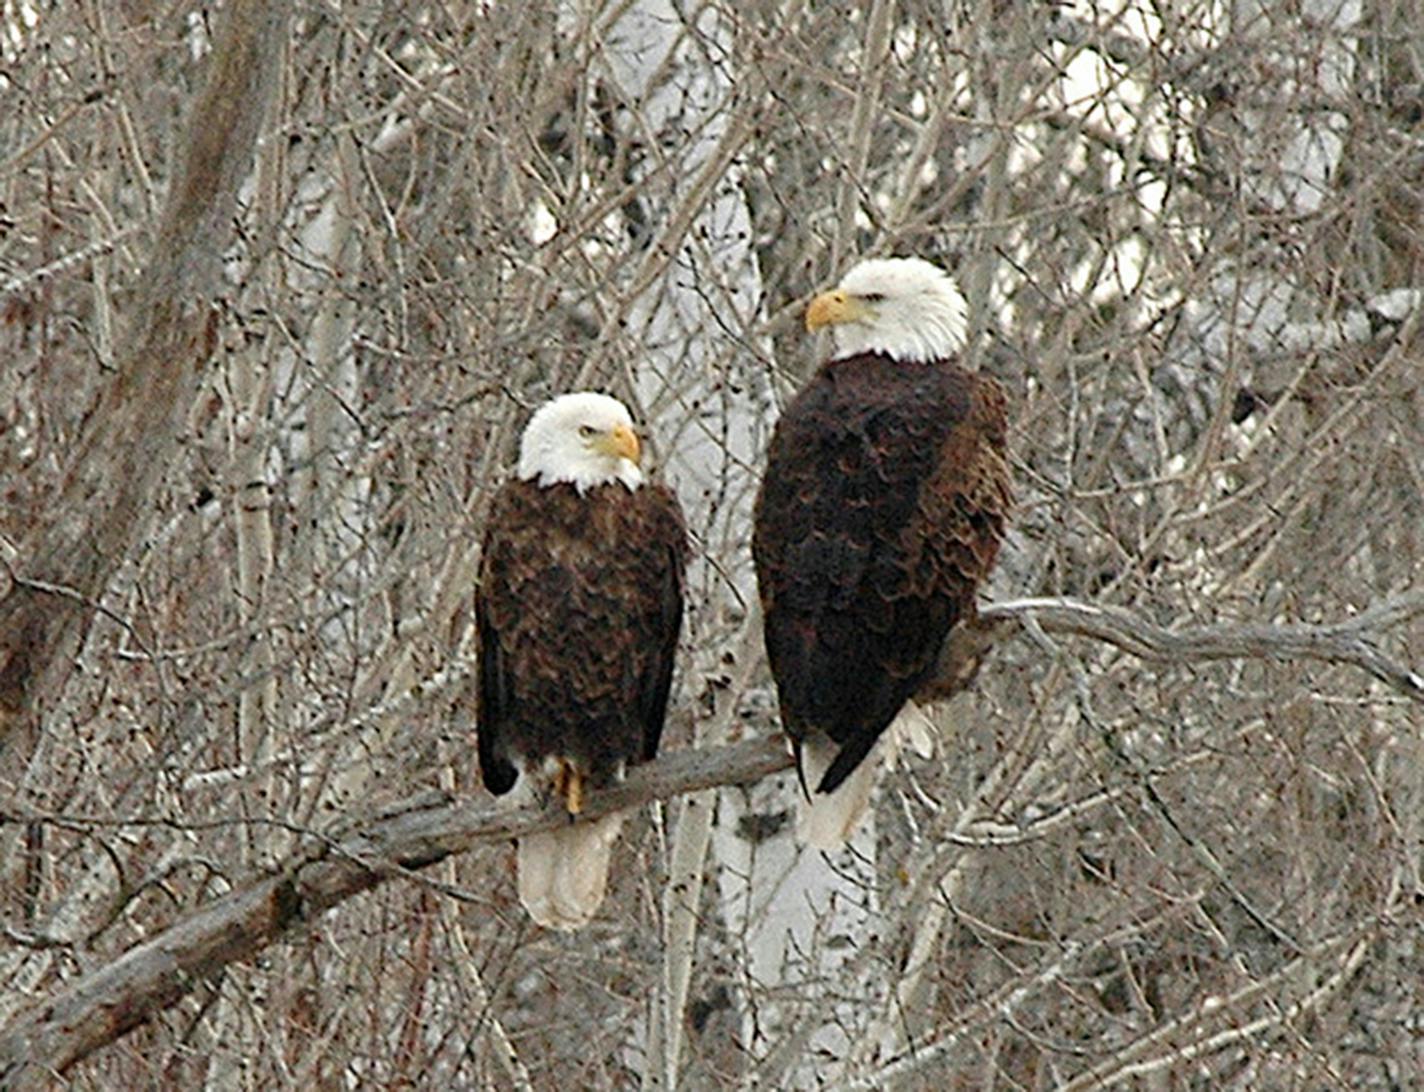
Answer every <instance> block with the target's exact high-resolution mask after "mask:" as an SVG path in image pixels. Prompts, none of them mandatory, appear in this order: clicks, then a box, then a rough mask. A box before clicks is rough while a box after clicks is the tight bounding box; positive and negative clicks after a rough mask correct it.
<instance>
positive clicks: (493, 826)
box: [0, 739, 791, 1089]
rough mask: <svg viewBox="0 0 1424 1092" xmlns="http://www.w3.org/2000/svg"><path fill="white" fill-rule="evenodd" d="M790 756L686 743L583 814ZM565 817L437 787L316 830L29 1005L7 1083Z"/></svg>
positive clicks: (2, 1077) (20, 1081)
mask: <svg viewBox="0 0 1424 1092" xmlns="http://www.w3.org/2000/svg"><path fill="white" fill-rule="evenodd" d="M790 764H791V756H790V754H789V752H788V751H787V749H786V746H785V744H783V743H782V742H781V740H779V739H758V740H752V741H749V742H745V743H738V744H734V745H732V746H729V747H716V748H707V749H700V750H694V751H680V752H677V753H675V754H670V755H667V756H665V757H663V758H661V759H659V760H658V761H656V762H654V763H650V764H649V765H647V766H641V767H638V768H637V769H635V770H634V771H633V772H632V773H630V774H629V776H628V780H627V781H626V782H624V783H623V784H622V785H620V786H618V787H617V788H614V789H610V790H608V791H606V792H602V793H598V794H596V795H594V796H593V797H592V798H591V799H590V800H589V802H588V807H587V808H586V809H585V811H584V815H585V817H586V818H588V819H596V818H598V817H599V816H601V815H606V814H607V813H608V812H610V811H617V810H621V809H628V808H636V807H639V806H641V805H643V804H646V803H648V802H649V801H652V800H660V799H665V798H667V797H671V796H677V795H680V794H682V793H689V792H696V791H698V790H700V789H709V788H715V787H717V786H721V785H739V784H745V783H748V782H753V781H758V780H760V779H761V778H763V777H767V776H769V775H770V774H773V773H777V772H778V771H780V770H784V769H786V768H787V767H788V766H789V765H790ZM26 818H30V817H26ZM54 819H55V821H61V820H62V821H63V822H65V823H68V824H70V825H92V826H96V827H97V826H105V827H109V826H113V825H116V821H115V820H112V819H96V818H92V817H91V818H87V819H86V818H85V817H75V816H63V817H58V816H57V817H54ZM566 822H568V819H567V818H566V817H565V816H563V815H562V814H560V813H559V812H558V811H557V810H554V809H550V810H547V811H541V810H538V809H535V808H523V809H511V808H509V807H507V806H505V805H502V804H491V803H487V802H481V803H479V804H460V803H452V802H451V801H450V799H449V798H448V797H447V796H446V795H445V794H443V793H434V794H430V795H429V796H427V797H422V798H419V799H417V800H415V801H407V802H405V803H403V804H400V805H396V806H395V807H393V808H391V809H389V810H388V811H386V812H385V813H383V814H382V815H381V816H379V817H377V818H376V819H375V820H374V821H372V822H371V823H369V824H368V825H367V826H366V827H365V828H364V829H362V830H360V831H359V832H357V833H355V834H351V835H348V836H345V837H339V838H337V837H329V836H328V837H323V836H319V835H314V836H312V837H310V838H308V839H307V844H306V846H305V848H304V849H302V850H299V851H298V852H297V853H296V854H295V855H294V856H293V857H292V858H291V859H290V860H289V861H288V862H287V864H286V865H285V866H284V867H283V868H282V870H281V871H280V872H278V873H277V874H275V875H267V876H259V877H255V878H253V879H250V880H249V881H248V882H246V883H244V884H242V885H241V886H239V887H238V888H236V889H235V890H233V891H232V892H230V893H229V894H227V895H225V896H223V897H222V898H220V899H217V900H215V901H214V902H212V903H210V904H208V905H207V906H205V907H203V908H202V909H200V910H198V911H196V912H195V913H192V914H190V915H188V916H187V917H185V918H183V919H181V920H179V921H177V922H175V923H174V924H173V925H172V926H170V927H169V928H167V929H165V930H164V931H163V932H161V933H159V934H158V935H157V936H155V937H153V938H152V939H150V940H147V941H145V942H144V943H142V944H140V945H138V946H136V947H134V948H131V949H130V950H129V951H127V952H125V953H124V954H123V955H122V956H120V957H119V958H117V959H116V960H114V961H113V962H112V963H110V964H108V965H106V966H104V967H102V968H100V969H99V970H97V971H93V972H91V973H90V974H87V975H84V976H83V977H81V978H79V979H77V980H76V981H74V982H73V983H71V984H70V985H69V986H68V987H66V988H65V989H64V990H63V991H62V992H61V993H59V994H58V995H57V996H55V997H53V998H50V999H48V1000H45V1001H42V1002H41V1003H39V1004H36V1005H33V1006H31V1007H30V1008H29V1009H27V1010H26V1011H25V1012H24V1013H22V1014H21V1015H20V1016H19V1017H18V1018H17V1019H16V1020H15V1021H13V1022H12V1023H11V1024H10V1026H9V1027H7V1028H6V1029H5V1030H4V1031H3V1032H0V1087H4V1088H7V1089H11V1088H15V1089H18V1088H26V1087H43V1086H46V1085H47V1082H49V1081H50V1080H51V1079H52V1078H53V1077H54V1076H55V1075H56V1074H62V1073H63V1072H64V1071H65V1070H66V1069H68V1068H69V1067H70V1066H72V1065H73V1064H74V1063H75V1062H77V1061H79V1060H80V1059H82V1058H84V1057H86V1056H88V1055H89V1054H91V1053H93V1052H94V1051H95V1050H97V1049H98V1048H100V1047H102V1046H104V1045H106V1044H108V1043H111V1042H113V1041H114V1040H116V1039H118V1038H119V1037H121V1036H122V1035H124V1034H125V1033H127V1032H129V1031H131V1030H133V1029H134V1028H135V1027H138V1026H139V1025H141V1024H143V1023H145V1022H146V1021H148V1020H149V1019H151V1018H152V1017H153V1016H154V1015H156V1014H157V1013H159V1012H161V1011H162V1010H164V1009H166V1008H169V1007H171V1006H172V1005H174V1004H176V1003H177V1002H178V1001H180V1000H181V999H182V998H183V997H185V996H186V995H187V994H188V993H190V992H191V991H192V990H194V989H196V988H197V987H199V986H200V985H201V984H202V983H203V982H204V981H205V980H208V979H210V978H212V977H213V976H214V975H216V974H217V973H218V972H219V971H220V970H221V969H222V968H223V967H225V966H227V965H228V964H229V963H235V962H239V961H241V960H244V959H249V958H251V957H252V956H253V955H254V954H256V953H257V952H259V951H261V950H262V949H263V948H265V947H267V946H268V945H269V944H271V943H273V942H274V941H275V940H277V939H278V938H279V937H281V936H282V935H284V934H285V933H287V932H288V931H290V930H291V929H293V928H295V927H297V926H299V925H302V924H304V923H307V922H309V921H311V920H313V919H314V918H315V917H317V916H318V915H319V914H322V913H325V912H326V911H328V910H330V909H332V908H334V907H336V906H339V905H340V904H341V903H343V902H345V901H346V900H347V899H349V898H351V897H352V896H353V895H358V894H360V893H361V892H363V891H368V890H371V889H372V888H374V887H377V886H379V885H380V884H382V883H384V882H386V881H387V880H389V879H392V878H394V877H398V876H404V875H408V874H409V873H410V872H411V871H413V870H418V869H423V868H426V867H428V866H430V865H432V864H435V863H437V862H439V861H443V860H445V859H446V858H448V857H450V856H451V855H453V854H456V853H462V852H464V851H466V850H468V849H470V848H471V847H473V846H475V845H477V844H478V843H481V842H490V841H498V840H502V839H505V838H510V837H513V836H516V835H520V834H527V833H529V832H531V831H537V830H548V829H551V828H552V827H554V826H556V825H557V824H560V823H566ZM117 825H123V824H122V821H117Z"/></svg>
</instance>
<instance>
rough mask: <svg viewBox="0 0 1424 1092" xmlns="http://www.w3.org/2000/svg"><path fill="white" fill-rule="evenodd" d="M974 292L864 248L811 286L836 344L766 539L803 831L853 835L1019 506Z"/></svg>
mask: <svg viewBox="0 0 1424 1092" xmlns="http://www.w3.org/2000/svg"><path fill="white" fill-rule="evenodd" d="M964 315H965V307H964V299H963V297H962V296H960V294H959V292H958V291H957V290H956V288H955V286H954V282H953V281H952V280H951V279H950V278H949V275H948V274H946V273H945V272H944V271H943V270H941V269H939V268H938V267H936V266H934V265H931V264H930V263H929V262H925V261H921V260H919V259H917V258H902V259H894V258H892V259H886V260H877V261H864V262H861V263H860V264H859V265H856V266H855V267H854V268H852V269H851V270H850V271H849V272H848V273H846V275H845V277H844V278H843V279H842V280H841V282H840V284H839V285H838V286H837V287H836V288H835V289H834V290H832V291H829V292H824V293H822V294H821V295H819V296H817V297H816V298H815V299H814V300H812V301H811V305H810V307H809V308H808V309H807V311H806V328H807V329H808V330H810V331H815V330H819V329H821V328H822V327H830V328H831V330H832V332H833V333H834V335H835V341H836V349H837V352H836V355H835V356H834V358H833V359H831V360H830V361H828V362H827V363H825V364H823V365H822V366H821V368H820V369H819V370H818V371H817V372H816V373H815V375H813V376H812V377H811V380H810V382H808V383H807V384H806V386H805V387H804V388H803V389H802V390H801V392H800V393H799V394H798V395H797V396H796V397H795V398H794V399H793V400H792V401H791V403H790V405H788V406H787V408H786V412H785V413H784V414H782V416H781V419H780V420H779V421H778V422H777V425H776V430H775V432H774V434H773V436H772V440H771V449H770V452H769V453H768V458H767V466H766V473H765V475H764V476H763V478H762V485H761V491H760V493H759V494H758V496H757V503H756V513H755V517H754V519H755V525H754V529H753V536H752V554H753V558H754V560H755V562H756V570H757V582H758V586H759V588H760V593H761V600H762V614H763V624H764V627H765V636H766V650H767V656H768V659H769V660H770V663H771V671H772V675H773V677H774V678H775V680H776V687H777V694H778V697H779V699H780V707H781V719H782V724H783V726H784V727H785V729H786V732H787V734H788V735H789V736H790V737H791V739H792V744H793V747H794V748H795V750H796V758H797V768H798V770H799V772H800V774H801V779H802V783H803V785H804V786H805V788H806V789H807V791H808V793H809V801H808V806H807V807H806V808H805V809H803V812H802V817H801V821H800V823H799V834H800V837H801V839H802V841H804V842H807V843H809V844H810V845H813V846H817V847H820V848H825V849H830V848H834V847H835V846H838V845H840V844H841V843H842V842H844V841H845V840H846V839H848V838H849V837H850V835H851V833H852V831H853V830H854V829H855V825H856V823H857V822H858V820H859V818H860V816H861V815H862V814H863V812H864V810H865V807H866V804H867V803H868V801H869V796H870V791H871V788H872V786H873V781H874V770H875V766H876V761H874V758H873V753H874V750H875V747H876V743H877V741H879V740H880V738H881V736H882V734H883V733H884V732H885V731H886V729H887V728H888V727H889V726H890V725H891V723H892V722H893V721H894V720H895V719H896V717H897V716H898V715H899V714H900V713H901V711H902V710H904V709H905V708H906V703H907V702H909V701H910V700H911V699H912V698H914V697H917V696H918V697H920V698H923V699H926V700H928V699H931V698H934V697H936V696H938V695H937V693H936V686H935V683H936V680H935V677H934V675H935V669H936V667H937V661H938V658H939V655H940V650H941V648H942V647H943V646H944V643H945V640H946V638H947V637H948V636H949V633H950V630H951V629H952V628H953V627H954V626H955V625H956V623H960V622H965V621H968V620H969V619H972V618H973V617H974V613H975V604H974V598H975V594H976V592H977V590H978V588H979V585H980V584H981V583H982V582H983V580H984V578H985V577H986V576H987V575H988V573H989V570H990V568H991V567H992V566H993V564H994V559H995V557H996V555H997V554H998V551H999V544H1000V542H1001V541H1002V539H1003V537H1004V526H1005V521H1006V519H1007V516H1008V512H1009V507H1010V503H1011V502H1010V491H1009V470H1008V463H1007V460H1006V447H1007V424H1006V415H1005V397H1004V392H1003V389H1002V388H1001V387H1000V386H999V384H998V383H996V382H995V381H994V380H992V379H989V378H986V377H983V376H979V375H976V374H974V373H972V372H969V371H967V370H966V369H964V368H963V367H962V366H961V365H960V363H959V355H960V350H961V349H962V347H963V344H964V336H965V326H964Z"/></svg>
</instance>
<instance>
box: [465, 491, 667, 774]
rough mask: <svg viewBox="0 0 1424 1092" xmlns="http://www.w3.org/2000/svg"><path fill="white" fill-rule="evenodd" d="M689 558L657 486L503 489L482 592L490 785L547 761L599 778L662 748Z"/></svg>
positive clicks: (482, 710)
mask: <svg viewBox="0 0 1424 1092" xmlns="http://www.w3.org/2000/svg"><path fill="white" fill-rule="evenodd" d="M686 553H687V536H686V531H685V528H684V526H683V523H682V517H681V514H680V512H679V509H678V507H677V503H676V501H675V499H674V498H673V497H672V495H671V493H669V492H668V491H667V490H666V489H664V488H662V487H660V486H653V485H649V486H643V487H641V488H639V489H637V490H629V489H628V488H627V487H625V486H624V485H623V484H621V483H612V484H607V485H600V486H596V487H594V488H591V489H588V490H586V491H585V492H583V493H580V492H579V491H578V490H577V489H576V488H575V487H574V486H573V485H570V484H567V483H559V484H554V485H544V484H538V483H535V482H533V481H513V482H510V483H508V484H507V485H505V486H504V487H503V488H502V489H501V491H500V493H499V495H498V496H497V497H496V499H495V502H494V507H493V511H492V512H491V515H490V520H489V524H488V530H487V532H486V536H485V545H484V554H483V557H482V559H481V565H480V587H479V593H478V596H477V600H476V615H477V624H478V626H479V642H480V688H479V713H478V715H479V752H480V766H481V772H482V774H483V777H484V781H485V784H486V786H487V787H488V788H489V789H490V790H491V791H492V792H495V793H503V792H507V791H508V790H509V789H510V788H511V787H512V786H513V784H514V782H515V780H516V778H517V776H518V773H519V769H520V768H521V767H522V766H525V765H532V764H536V763H538V762H540V761H542V760H543V759H545V758H549V757H559V758H566V759H569V760H571V761H573V762H574V763H575V764H576V765H577V766H578V767H579V769H580V771H581V772H582V774H583V775H585V776H586V777H587V778H588V779H589V780H590V781H591V782H592V783H593V784H594V785H597V784H598V783H600V782H605V781H607V780H608V778H609V777H610V776H611V775H612V774H613V773H614V772H615V771H616V770H618V769H620V768H622V767H623V766H625V765H629V764H633V763H637V762H642V761H646V760H647V759H649V758H652V757H653V756H654V755H655V754H656V752H657V746H658V740H659V737H660V734H661V731H662V723H663V715H664V712H665V709H666V706H667V698H668V689H669V685H670V681H671V678H672V665H673V658H674V654H675V652H676V647H677V638H678V631H679V628H680V624H681V617H682V572H683V566H684V564H685V560H686Z"/></svg>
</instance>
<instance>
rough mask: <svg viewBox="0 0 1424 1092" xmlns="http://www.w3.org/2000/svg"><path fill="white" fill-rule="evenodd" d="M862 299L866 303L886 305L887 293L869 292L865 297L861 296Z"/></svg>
mask: <svg viewBox="0 0 1424 1092" xmlns="http://www.w3.org/2000/svg"><path fill="white" fill-rule="evenodd" d="M860 298H861V299H863V300H864V301H865V302H866V303H884V302H885V293H883V292H867V293H866V294H865V295H863V296H861V297H860Z"/></svg>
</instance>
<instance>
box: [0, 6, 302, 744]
mask: <svg viewBox="0 0 1424 1092" xmlns="http://www.w3.org/2000/svg"><path fill="white" fill-rule="evenodd" d="M287 9H288V5H287V4H286V3H283V2H281V0H267V2H264V3H253V4H241V5H236V6H234V7H232V8H231V9H229V11H228V17H227V20H226V24H225V29H224V31H223V33H222V34H221V35H219V37H218V39H217V41H216V43H215V48H214V51H213V56H212V61H211V71H210V75H209V78H208V85H207V88H206V90H205V91H204V93H203V95H202V97H201V98H200V99H199V100H198V102H197V103H196V104H195V105H194V107H193V111H192V115H191V117H190V118H189V126H188V138H187V141H186V143H185V144H184V145H183V149H184V153H185V154H184V159H183V161H182V164H181V167H180V169H179V171H178V172H177V175H176V177H175V178H174V180H173V184H172V186H171V187H170V189H169V193H168V199H167V207H166V209H165V210H164V213H163V217H162V221H161V225H160V227H159V229H158V233H157V237H156V238H155V239H154V243H153V249H152V255H151V261H150V265H149V268H148V271H147V276H146V277H145V279H144V281H143V285H144V298H143V300H142V301H141V302H140V303H139V304H138V305H137V306H136V308H135V311H134V314H135V318H134V320H133V321H132V323H131V325H130V332H129V334H128V337H127V341H128V345H127V349H126V351H125V352H124V353H123V359H122V363H121V365H120V367H119V370H118V374H117V375H116V376H114V378H113V380H112V381H111V382H110V383H109V384H108V385H107V387H106V388H105V389H104V391H103V393H102V395H101V396H100V399H99V404H98V406H97V407H95V409H94V410H93V412H92V413H91V414H90V415H89V418H88V423H87V425H86V427H85V430H84V432H83V434H82V435H81V436H80V438H79V440H78V442H77V443H76V444H75V446H74V449H73V451H72V452H71V453H70V462H69V472H68V474H67V475H66V476H65V479H64V484H63V487H62V488H61V490H60V491H59V493H58V495H57V496H55V497H54V499H53V501H52V502H51V503H50V504H48V505H47V506H46V509H45V512H44V515H43V517H42V518H41V520H40V521H39V522H38V524H37V526H35V527H34V528H33V530H32V531H31V532H30V533H29V534H28V535H27V536H26V537H25V539H24V540H23V542H22V543H21V545H20V547H19V549H18V551H17V556H16V560H15V561H14V562H13V564H12V568H13V570H14V574H12V575H18V576H20V577H23V578H24V579H20V580H16V579H11V580H7V581H5V582H4V583H0V594H3V596H4V597H3V599H0V733H3V730H4V727H5V722H6V721H8V720H9V719H10V718H13V717H14V716H15V715H16V714H19V713H21V712H22V711H25V710H27V709H28V707H29V706H30V704H31V702H32V699H33V695H34V694H35V693H36V684H37V682H38V680H39V678H40V676H41V674H42V673H43V672H45V671H47V670H48V669H49V667H50V665H51V664H53V663H56V662H61V661H62V659H63V657H60V656H57V653H58V652H59V651H60V649H61V647H62V646H64V645H65V644H66V643H67V642H68V641H69V640H70V639H71V638H73V637H74V636H75V634H76V633H77V631H78V630H79V627H80V624H81V623H82V622H83V620H84V619H85V618H86V617H87V616H88V614H89V611H88V610H87V609H86V608H85V606H84V603H85V602H88V603H94V602H97V601H98V600H99V598H100V597H101V596H102V594H103V591H104V588H105V585H106V584H107V583H108V580H109V578H110V577H111V576H112V575H113V573H114V571H115V570H116V569H117V567H118V566H119V564H121V563H122V561H123V560H124V558H126V557H127V556H128V554H129V550H130V548H131V547H132V545H133V543H134V542H135V540H136V537H137V536H138V534H139V533H140V532H141V530H142V528H143V525H144V522H145V516H146V514H147V509H148V501H149V499H150V498H151V497H152V496H153V494H154V491H155V489H156V487H157V485H158V483H159V481H160V480H161V478H162V475H163V471H164V468H165V467H167V466H168V465H169V464H170V463H171V461H172V453H173V450H174V445H175V444H176V442H177V438H178V435H179V431H180V426H181V424H182V421H183V416H184V414H185V413H186V412H187V410H188V407H189V406H190V405H191V404H192V401H193V398H194V396H195V394H196V393H197V391H198V389H199V386H200V384H201V382H202V376H203V364H204V362H205V361H206V360H207V359H208V357H209V356H210V355H211V353H212V351H213V347H214V344H215V341H216V336H217V311H216V310H215V307H214V305H215V302H216V298H217V294H218V291H219V289H220V286H221V268H220V262H219V259H220V256H221V254H222V251H223V249H224V247H225V246H226V245H227V242H228V240H229V239H230V237H231V222H232V213H233V209H234V207H235V202H236V197H237V189H238V186H239V185H240V184H241V182H242V180H243V178H244V177H246V175H247V173H248V171H249V169H250V167H251V163H252V153H253V149H254V147H255V146H256V143H257V134H258V131H259V128H260V125H261V121H262V118H263V115H264V113H265V111H266V108H267V101H268V98H269V96H270V94H271V89H272V86H273V65H274V64H275V61H276V58H277V57H278V56H279V55H280V53H281V51H280V50H279V49H278V48H277V42H278V40H279V39H280V37H281V35H283V34H284V33H285V32H286V31H285V28H286V13H287ZM29 581H33V582H34V583H33V584H32V583H29ZM7 585H8V586H7ZM36 585H50V586H60V587H64V588H67V589H70V590H71V591H73V592H74V593H76V594H75V595H74V596H68V595H66V596H55V595H53V594H50V593H48V592H46V591H44V590H42V589H41V588H40V587H37V586H36Z"/></svg>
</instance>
